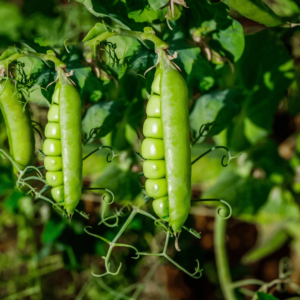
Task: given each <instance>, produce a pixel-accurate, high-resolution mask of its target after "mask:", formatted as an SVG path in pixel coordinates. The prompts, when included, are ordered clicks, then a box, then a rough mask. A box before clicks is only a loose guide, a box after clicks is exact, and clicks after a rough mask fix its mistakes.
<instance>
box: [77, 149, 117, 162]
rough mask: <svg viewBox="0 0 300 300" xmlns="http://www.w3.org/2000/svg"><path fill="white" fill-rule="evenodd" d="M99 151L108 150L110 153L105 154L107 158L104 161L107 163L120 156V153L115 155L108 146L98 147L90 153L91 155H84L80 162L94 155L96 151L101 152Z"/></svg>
mask: <svg viewBox="0 0 300 300" xmlns="http://www.w3.org/2000/svg"><path fill="white" fill-rule="evenodd" d="M101 149H109V150H110V152H109V153H108V154H107V156H106V161H107V162H108V163H111V162H112V161H113V159H114V158H115V157H116V156H118V155H120V154H121V153H118V154H115V152H114V150H113V148H112V147H109V146H100V147H98V148H97V149H95V150H93V151H92V152H91V153H89V154H88V155H86V156H85V157H84V158H83V159H82V160H85V159H87V158H88V157H89V156H91V155H93V154H94V153H96V152H97V151H99V150H101ZM110 156H111V158H110Z"/></svg>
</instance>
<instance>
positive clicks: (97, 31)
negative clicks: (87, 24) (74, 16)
mask: <svg viewBox="0 0 300 300" xmlns="http://www.w3.org/2000/svg"><path fill="white" fill-rule="evenodd" d="M107 31H108V30H107V28H106V27H105V25H103V24H102V23H96V25H95V26H94V27H93V28H92V29H91V30H90V31H89V33H88V34H87V35H86V37H85V38H84V39H83V40H82V41H83V42H87V41H90V40H92V39H94V38H95V37H97V36H99V35H101V34H102V33H105V32H107Z"/></svg>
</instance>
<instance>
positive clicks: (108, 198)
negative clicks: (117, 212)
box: [82, 188, 115, 204]
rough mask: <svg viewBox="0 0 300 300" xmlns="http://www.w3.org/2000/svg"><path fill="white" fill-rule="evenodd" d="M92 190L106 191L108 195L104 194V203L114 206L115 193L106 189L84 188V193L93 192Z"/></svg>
mask: <svg viewBox="0 0 300 300" xmlns="http://www.w3.org/2000/svg"><path fill="white" fill-rule="evenodd" d="M92 190H98V191H106V192H107V193H109V194H110V195H108V194H104V195H103V198H102V199H103V201H105V203H107V204H112V203H113V202H114V201H115V195H114V193H113V192H112V191H111V190H109V189H106V188H83V189H82V191H92Z"/></svg>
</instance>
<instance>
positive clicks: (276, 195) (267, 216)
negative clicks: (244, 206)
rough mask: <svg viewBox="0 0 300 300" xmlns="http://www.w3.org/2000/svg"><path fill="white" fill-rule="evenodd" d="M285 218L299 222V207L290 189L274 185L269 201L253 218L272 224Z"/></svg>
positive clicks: (262, 222)
mask: <svg viewBox="0 0 300 300" xmlns="http://www.w3.org/2000/svg"><path fill="white" fill-rule="evenodd" d="M285 218H288V219H289V221H290V222H292V221H293V222H299V219H300V211H299V208H298V206H297V203H296V202H295V200H294V198H293V195H292V194H291V193H290V192H289V191H288V190H282V189H281V188H279V187H274V188H273V189H272V191H271V193H270V195H269V197H268V198H267V202H266V203H264V205H263V206H262V207H261V208H260V209H259V211H258V214H257V216H256V217H255V218H251V220H256V221H258V222H260V223H261V224H270V223H276V222H277V223H278V222H280V221H284V220H285ZM245 219H247V218H245Z"/></svg>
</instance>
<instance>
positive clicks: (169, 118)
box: [160, 51, 191, 233]
mask: <svg viewBox="0 0 300 300" xmlns="http://www.w3.org/2000/svg"><path fill="white" fill-rule="evenodd" d="M160 65H161V70H162V71H161V111H162V114H161V118H162V125H163V133H164V142H165V160H166V171H167V176H166V177H167V181H168V196H169V211H170V224H171V226H172V228H173V231H174V233H176V232H181V228H182V225H183V224H184V222H185V221H186V219H187V217H188V214H189V211H190V206H191V149H190V123H189V104H188V89H187V85H186V82H185V80H184V79H183V77H182V76H181V74H180V73H179V72H178V70H177V69H176V68H175V67H174V66H173V64H172V63H171V62H170V61H169V59H168V58H167V55H166V54H165V52H164V51H161V52H160Z"/></svg>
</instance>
